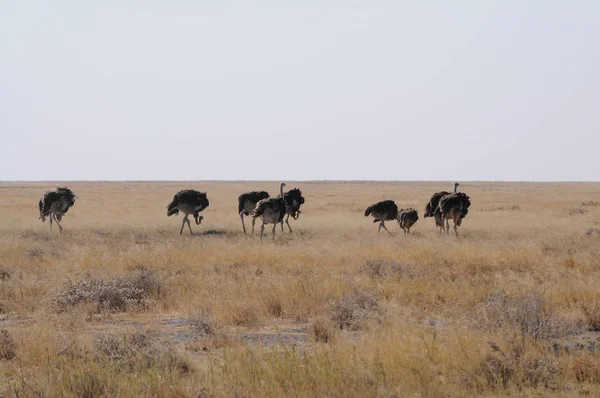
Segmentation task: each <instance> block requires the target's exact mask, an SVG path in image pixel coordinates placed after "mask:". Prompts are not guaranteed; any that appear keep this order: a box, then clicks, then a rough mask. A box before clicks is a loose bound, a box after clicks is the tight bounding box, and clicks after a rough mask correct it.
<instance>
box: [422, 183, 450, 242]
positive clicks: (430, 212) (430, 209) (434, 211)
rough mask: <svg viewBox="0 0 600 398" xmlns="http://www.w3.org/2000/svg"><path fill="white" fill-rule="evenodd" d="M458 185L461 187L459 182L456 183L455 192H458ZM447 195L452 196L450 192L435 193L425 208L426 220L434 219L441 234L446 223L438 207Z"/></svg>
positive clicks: (424, 215)
mask: <svg viewBox="0 0 600 398" xmlns="http://www.w3.org/2000/svg"><path fill="white" fill-rule="evenodd" d="M458 185H459V184H458V182H456V183H454V192H456V189H457V188H458ZM446 195H450V192H447V191H440V192H436V193H434V194H433V196H432V197H431V199H429V203H427V206H425V212H424V214H423V217H424V218H427V217H433V218H434V220H435V226H436V227H438V228H439V229H440V234H441V233H442V232H443V230H444V223H443V221H442V214H441V212H440V211H438V205H439V203H440V199H441V198H443V197H444V196H446Z"/></svg>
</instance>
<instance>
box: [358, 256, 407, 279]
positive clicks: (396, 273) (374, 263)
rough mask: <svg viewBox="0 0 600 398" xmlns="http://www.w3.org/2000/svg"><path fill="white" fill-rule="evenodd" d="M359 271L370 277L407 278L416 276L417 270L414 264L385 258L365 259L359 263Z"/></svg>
mask: <svg viewBox="0 0 600 398" xmlns="http://www.w3.org/2000/svg"><path fill="white" fill-rule="evenodd" d="M359 269H360V271H361V272H362V273H364V274H366V275H368V276H369V277H370V278H373V279H380V278H396V279H401V278H409V279H413V278H415V277H416V276H417V274H418V271H417V269H416V267H415V266H413V265H411V264H407V263H401V262H397V261H385V260H367V261H365V262H364V263H362V264H361V265H360V268H359Z"/></svg>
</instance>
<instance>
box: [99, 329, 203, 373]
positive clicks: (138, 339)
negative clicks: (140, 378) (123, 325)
mask: <svg viewBox="0 0 600 398" xmlns="http://www.w3.org/2000/svg"><path fill="white" fill-rule="evenodd" d="M94 349H95V360H96V361H98V362H102V361H106V360H108V361H111V362H116V364H117V366H118V367H119V368H120V369H123V370H125V371H127V372H143V371H146V370H148V369H154V370H157V369H160V370H174V371H177V372H180V373H187V372H189V371H190V370H191V367H190V364H189V363H188V361H187V360H186V359H184V358H183V357H181V356H180V355H179V354H178V353H177V352H176V351H175V349H174V348H172V347H171V346H169V345H164V344H162V343H160V342H159V341H158V339H157V338H155V336H153V334H151V333H148V332H138V333H134V334H132V335H128V336H127V335H126V336H117V335H113V334H109V335H103V336H100V337H98V338H96V339H95V340H94Z"/></svg>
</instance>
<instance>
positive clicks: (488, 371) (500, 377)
mask: <svg viewBox="0 0 600 398" xmlns="http://www.w3.org/2000/svg"><path fill="white" fill-rule="evenodd" d="M489 344H490V347H491V348H492V350H493V351H494V352H492V353H489V354H487V355H486V356H485V358H484V359H483V360H482V361H481V364H480V365H479V368H477V369H476V371H475V373H476V374H481V375H483V378H484V380H485V381H486V383H487V385H488V387H491V388H507V387H509V386H510V385H515V386H517V387H519V388H521V387H532V388H538V387H544V388H549V389H554V388H556V387H557V386H558V385H559V380H558V378H559V373H560V368H559V365H558V361H557V360H556V359H554V358H552V357H549V356H540V355H539V354H538V355H531V354H527V353H526V347H525V345H524V344H523V342H522V341H521V342H518V341H517V342H515V341H513V342H512V343H509V348H508V349H507V350H506V351H503V350H502V349H501V348H500V347H499V346H498V345H497V344H496V343H495V342H492V341H490V342H489Z"/></svg>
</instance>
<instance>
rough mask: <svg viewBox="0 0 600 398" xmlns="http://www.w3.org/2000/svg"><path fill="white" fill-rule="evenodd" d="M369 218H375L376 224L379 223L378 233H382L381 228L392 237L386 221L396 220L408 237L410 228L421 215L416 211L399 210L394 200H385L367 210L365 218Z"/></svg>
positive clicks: (409, 209) (410, 209) (411, 209)
mask: <svg viewBox="0 0 600 398" xmlns="http://www.w3.org/2000/svg"><path fill="white" fill-rule="evenodd" d="M368 216H373V218H374V220H373V222H374V223H376V222H379V229H378V230H377V232H381V228H383V229H385V230H386V231H387V232H388V233H389V234H390V235H391V234H392V233H391V232H390V231H388V229H387V228H386V227H385V222H386V221H392V220H396V221H397V222H398V226H400V228H402V230H403V231H404V235H408V234H409V232H410V227H412V226H413V225H414V224H415V223H416V222H417V220H418V219H419V214H418V212H417V211H416V210H415V209H413V208H408V209H398V205H397V204H396V202H394V201H393V200H383V201H381V202H377V203H375V204H374V205H372V206H369V207H367V210H365V217H368Z"/></svg>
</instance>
